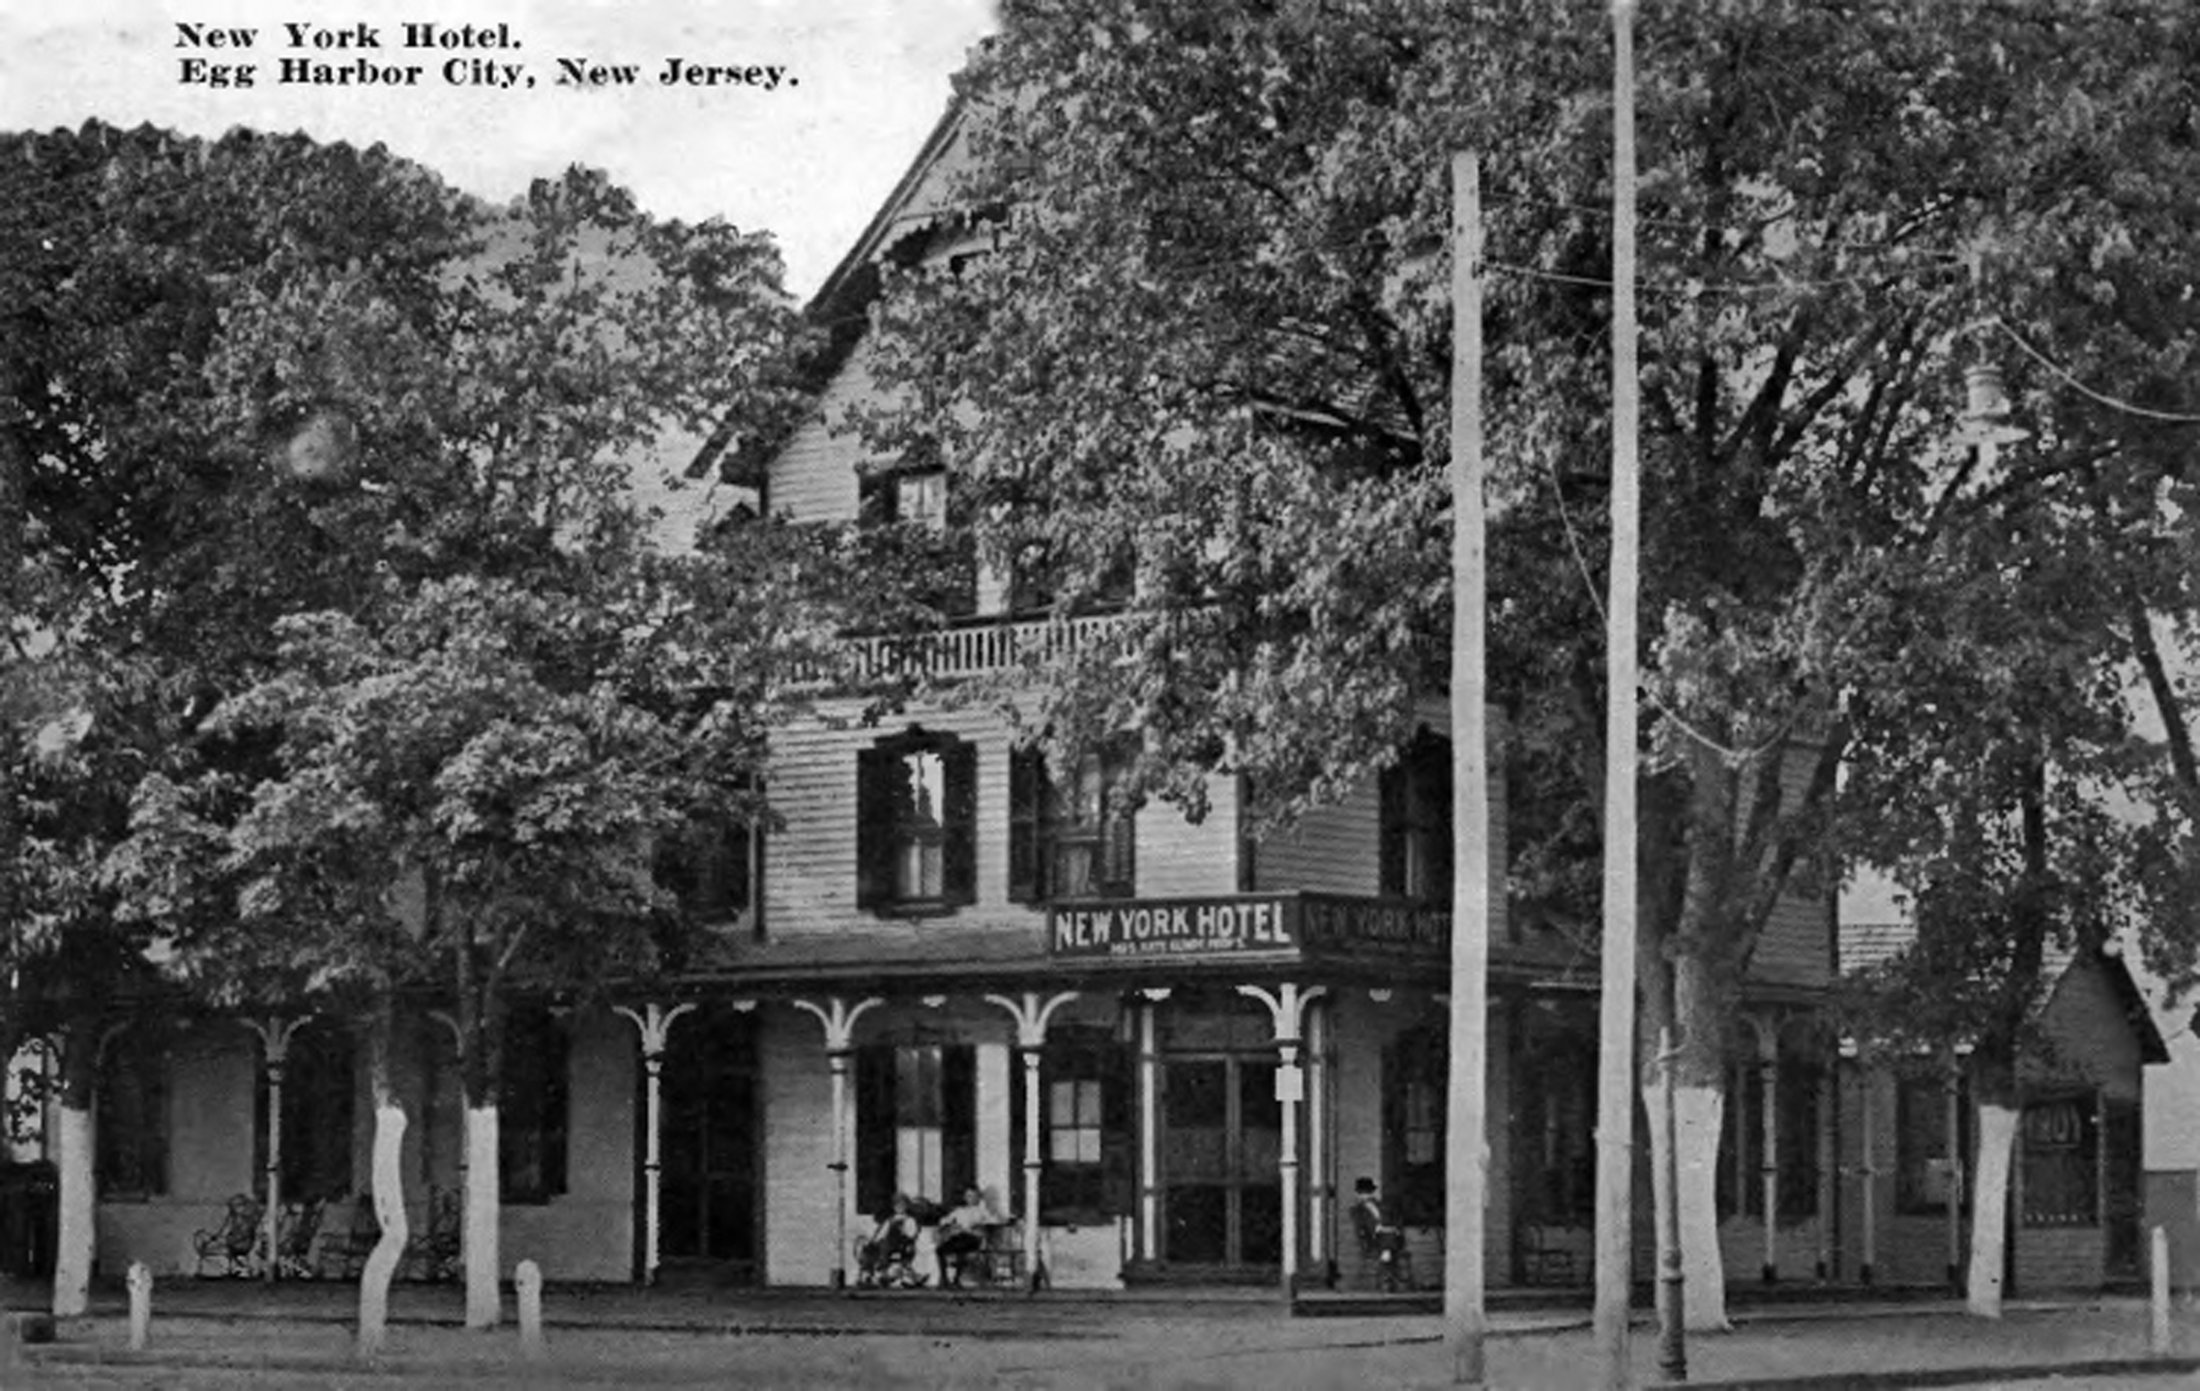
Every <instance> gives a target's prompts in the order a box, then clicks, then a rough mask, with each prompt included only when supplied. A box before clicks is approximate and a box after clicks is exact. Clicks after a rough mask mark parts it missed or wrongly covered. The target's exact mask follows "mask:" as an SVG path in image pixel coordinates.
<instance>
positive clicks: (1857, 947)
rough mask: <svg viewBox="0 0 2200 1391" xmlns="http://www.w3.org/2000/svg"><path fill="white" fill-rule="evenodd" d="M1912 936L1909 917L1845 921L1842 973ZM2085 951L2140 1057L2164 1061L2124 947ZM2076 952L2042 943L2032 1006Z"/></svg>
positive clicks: (1889, 954) (1885, 955) (1887, 956)
mask: <svg viewBox="0 0 2200 1391" xmlns="http://www.w3.org/2000/svg"><path fill="white" fill-rule="evenodd" d="M1916 940H1917V927H1916V925H1915V924H1913V923H1907V922H1868V923H1852V922H1844V923H1842V924H1841V926H1840V938H1839V943H1838V953H1839V962H1840V967H1841V974H1842V975H1844V976H1848V975H1853V974H1856V973H1858V972H1862V971H1868V970H1871V969H1873V968H1875V967H1879V966H1884V965H1886V964H1887V963H1888V962H1889V961H1892V960H1893V959H1894V958H1895V957H1896V956H1897V955H1899V954H1900V953H1901V952H1902V951H1903V950H1904V949H1905V948H1906V947H1908V946H1909V945H1910V944H1911V943H1912V942H1915V941H1916ZM2088 955H2089V958H2090V960H2091V961H2092V963H2093V964H2094V965H2096V966H2098V967H2099V968H2100V970H2101V975H2102V977H2103V978H2104V979H2105V980H2106V981H2107V982H2108V988H2109V990H2110V991H2111V992H2112V993H2114V995H2115V996H2116V1003H2117V1004H2118V1005H2119V1006H2121V1007H2122V1011H2123V1015H2124V1020H2125V1022H2126V1023H2127V1024H2129V1025H2130V1026H2131V1031H2132V1034H2133V1035H2134V1036H2135V1038H2136V1039H2137V1042H2138V1044H2139V1056H2140V1059H2141V1060H2142V1061H2144V1062H2149V1063H2166V1062H2168V1061H2169V1044H2168V1043H2167V1042H2166V1041H2165V1040H2164V1039H2163V1038H2162V1031H2161V1030H2160V1029H2159V1028H2157V1027H2156V1026H2155V1023H2154V1011H2153V1010H2151V1009H2149V1008H2147V1002H2146V996H2145V994H2144V992H2142V991H2141V990H2140V989H2139V982H2138V980H2137V979H2136V978H2134V977H2133V976H2132V974H2131V967H2130V966H2129V965H2128V964H2126V963H2125V961H2124V954H2123V952H2122V951H2120V950H2118V949H2116V948H2115V947H2113V946H2110V947H2103V948H2100V949H2099V950H2097V951H2094V952H2091V953H2089V954H2088ZM2080 956H2081V954H2080V953H2079V952H2078V951H2075V950H2073V949H2071V948H2069V947H2058V946H2055V945H2053V944H2050V945H2049V946H2048V947H2047V948H2046V950H2045V951H2044V952H2043V953H2042V955H2041V958H2040V992H2039V999H2038V1000H2037V1001H2036V1002H2035V1003H2034V1005H2033V1009H2034V1010H2035V1011H2037V1010H2040V1009H2044V1008H2046V1006H2047V1001H2048V999H2049V998H2050V997H2051V996H2052V995H2053V994H2054V993H2055V987H2056V986H2058V985H2060V984H2061V983H2062V979H2063V977H2064V976H2066V975H2068V974H2069V973H2070V970H2071V968H2072V967H2074V966H2076V965H2078V964H2079V960H2080Z"/></svg>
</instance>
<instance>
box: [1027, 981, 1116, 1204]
mask: <svg viewBox="0 0 2200 1391" xmlns="http://www.w3.org/2000/svg"><path fill="white" fill-rule="evenodd" d="M1130 1066H1131V1063H1130V1050H1129V1048H1128V1046H1127V1045H1125V1044H1123V1043H1121V1042H1119V1041H1117V1039H1116V1037H1115V1033H1114V1031H1113V1030H1111V1029H1108V1028H1106V1027H1103V1026H1100V1025H1093V1024H1058V1025H1056V1026H1055V1027H1054V1028H1053V1029H1052V1030H1050V1031H1049V1032H1048V1035H1047V1043H1046V1048H1045V1050H1044V1052H1043V1054H1042V1057H1041V1060H1040V1065H1039V1078H1040V1081H1041V1083H1042V1084H1043V1085H1042V1089H1041V1101H1040V1105H1041V1107H1042V1108H1043V1109H1042V1112H1041V1125H1042V1129H1041V1131H1040V1134H1039V1155H1040V1158H1041V1160H1042V1161H1043V1167H1042V1168H1041V1169H1040V1171H1039V1215H1040V1220H1042V1221H1046V1222H1069V1223H1075V1224H1077V1225H1080V1226H1082V1225H1089V1224H1092V1223H1096V1222H1099V1221H1102V1220H1104V1219H1105V1218H1107V1217H1108V1216H1110V1215H1113V1214H1119V1213H1126V1212H1129V1211H1130V1210H1131V1185H1132V1183H1133V1182H1134V1178H1133V1175H1134V1172H1135V1170H1134V1167H1133V1166H1134V1165H1135V1162H1136V1151H1135V1149H1134V1145H1135V1141H1136V1137H1135V1136H1134V1135H1133V1134H1132V1133H1131V1081H1130ZM1022 1106H1023V1089H1022V1088H1021V1087H1018V1088H1017V1089H1016V1111H1017V1114H1016V1116H1015V1117H1014V1121H1015V1124H1014V1125H1013V1126H1012V1127H1011V1129H1012V1130H1013V1131H1015V1132H1016V1133H1017V1135H1018V1137H1019V1138H1018V1140H1017V1144H1018V1145H1019V1146H1020V1145H1021V1143H1022V1141H1021V1138H1020V1136H1021V1132H1022V1129H1023V1116H1022V1114H1021V1112H1022ZM1016 1153H1017V1156H1018V1160H1019V1162H1021V1158H1022V1154H1023V1151H1022V1150H1021V1148H1019V1149H1018V1150H1017V1151H1016Z"/></svg>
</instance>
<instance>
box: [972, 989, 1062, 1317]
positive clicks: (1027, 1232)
mask: <svg viewBox="0 0 2200 1391" xmlns="http://www.w3.org/2000/svg"><path fill="white" fill-rule="evenodd" d="M985 998H986V1002H987V1003H988V1004H994V1005H999V1006H1000V1007H1001V1008H1002V1009H1005V1010H1007V1011H1008V1014H1009V1018H1011V1019H1013V1020H1014V1021H1015V1022H1016V1051H1017V1053H1018V1054H1019V1055H1020V1056H1021V1057H1022V1058H1023V1060H1024V1161H1023V1163H1024V1272H1025V1277H1026V1278H1027V1279H1028V1280H1030V1282H1031V1288H1033V1289H1038V1288H1039V1286H1040V1285H1041V1284H1042V1283H1043V1282H1044V1280H1045V1277H1046V1267H1045V1265H1044V1264H1043V1263H1042V1262H1041V1260H1040V1258H1039V1166H1040V1163H1041V1160H1040V1152H1039V1128H1040V1114H1039V1101H1040V1096H1039V1054H1040V1051H1041V1050H1042V1049H1044V1048H1045V1047H1046V1042H1047V1021H1048V1020H1049V1019H1051V1018H1053V1017H1054V1011H1056V1010H1058V1009H1060V1008H1061V1007H1062V1006H1063V1005H1066V1004H1068V1003H1069V1002H1070V1001H1071V1000H1074V999H1076V998H1077V992H1076V991H1074V990H1067V991H1064V992H1062V993H1061V994H1059V995H1052V996H1048V995H1041V994H1040V993H1039V992H1038V991H1036V990H1026V991H1025V992H1024V993H1023V996H1022V998H1021V999H1016V998H1011V997H1010V996H1007V995H988V996H986V997H985Z"/></svg>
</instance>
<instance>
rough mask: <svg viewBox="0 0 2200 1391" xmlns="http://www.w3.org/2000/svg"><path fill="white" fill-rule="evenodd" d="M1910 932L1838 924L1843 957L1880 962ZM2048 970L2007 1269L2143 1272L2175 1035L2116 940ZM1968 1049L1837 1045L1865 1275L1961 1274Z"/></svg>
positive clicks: (2020, 1131)
mask: <svg viewBox="0 0 2200 1391" xmlns="http://www.w3.org/2000/svg"><path fill="white" fill-rule="evenodd" d="M1913 937H1914V929H1912V928H1911V927H1910V925H1909V924H1907V923H1858V924H1844V925H1843V928H1842V933H1841V962H1842V967H1843V969H1844V970H1845V971H1856V970H1864V969H1867V968H1869V967H1871V966H1875V965H1877V964H1879V963H1881V962H1884V961H1886V960H1887V959H1888V958H1890V957H1891V956H1892V955H1894V954H1895V953H1896V952H1898V951H1899V950H1901V948H1902V947H1903V946H1904V945H1906V944H1907V943H1908V942H1909V941H1910V940H1911V939H1912V938H1913ZM2043 976H2044V979H2045V981H2046V986H2045V989H2044V990H2043V991H2042V993H2041V997H2040V1001H2039V1004H2038V1007H2037V1013H2036V1015H2035V1016H2034V1024H2035V1026H2036V1028H2037V1031H2038V1034H2039V1036H2040V1038H2041V1040H2042V1042H2041V1044H2040V1046H2039V1047H2038V1048H2036V1049H2034V1050H2033V1051H2031V1052H2030V1053H2028V1054H2026V1055H2025V1056H2023V1057H2022V1058H2020V1059H2019V1060H2018V1069H2017V1073H2018V1087H2019V1091H2020V1094H2019V1104H2020V1108H2021V1115H2020V1118H2019V1122H2018V1127H2017V1138H2016V1153H2015V1156H2014V1160H2013V1164H2012V1171H2011V1178H2010V1186H2011V1194H2010V1206H2009V1210H2010V1213H2011V1222H2010V1240H2009V1246H2008V1256H2007V1269H2006V1274H2005V1278H2006V1279H2007V1281H2008V1287H2009V1288H2011V1289H2014V1290H2019V1291H2032V1290H2040V1289H2073V1288H2098V1287H2100V1286H2103V1285H2108V1284H2114V1283H2118V1282H2130V1281H2137V1280H2139V1279H2142V1278H2143V1277H2144V1274H2145V1266H2144V1245H2143V1236H2142V1225H2143V1222H2144V1219H2145V1214H2146V1195H2145V1192H2144V1189H2145V1184H2144V1181H2143V1170H2142V1165H2143V1161H2144V1149H2143V1143H2142V1119H2141V1118H2142V1115H2143V1100H2144V1095H2145V1081H2146V1069H2147V1068H2148V1067H2149V1066H2151V1065H2154V1064H2160V1063H2166V1062H2168V1061H2169V1050H2168V1048H2167V1047H2166V1045H2165V1044H2164V1042H2163V1039H2162V1035H2161V1033H2160V1031H2159V1030H2157V1029H2156V1028H2155V1026H2154V1020H2153V1016H2152V1014H2151V1013H2150V1012H2149V1010H2148V1009H2147V1005H2146V1001H2145V999H2144V997H2143V996H2142V995H2141V994H2140V991H2139V986H2138V983H2137V982H2136V981H2135V980H2134V979H2133V977H2132V974H2131V971H2130V969H2129V967H2128V966H2127V965H2126V963H2125V961H2124V958H2123V955H2122V953H2121V952H2118V951H2102V952H2092V953H2081V954H2072V953H2069V952H2061V953H2055V952H2050V953H2049V958H2048V961H2047V963H2046V966H2045V968H2044V970H2043ZM1968 1052H1969V1050H1968V1049H1967V1048H1964V1047H1961V1046H1959V1047H1957V1048H1956V1049H1954V1050H1953V1051H1952V1052H1950V1053H1948V1054H1944V1055H1942V1056H1940V1057H1937V1058H1934V1057H1917V1058H1893V1059H1890V1058H1886V1057H1884V1056H1881V1057H1867V1058H1863V1059H1859V1058H1858V1056H1857V1050H1856V1048H1855V1046H1854V1045H1853V1044H1850V1045H1847V1046H1845V1048H1844V1053H1845V1054H1846V1055H1847V1056H1848V1058H1849V1059H1850V1062H1849V1065H1848V1066H1847V1067H1846V1068H1845V1076H1844V1080H1843V1096H1842V1102H1843V1107H1844V1110H1845V1113H1846V1114H1848V1115H1851V1116H1853V1117H1855V1122H1854V1124H1853V1126H1852V1129H1851V1131H1850V1133H1849V1134H1848V1136H1846V1137H1845V1139H1844V1143H1843V1149H1842V1163H1843V1166H1844V1168H1845V1169H1847V1170H1848V1171H1850V1172H1852V1173H1855V1174H1858V1175H1860V1176H1862V1182H1861V1183H1860V1184H1859V1188H1858V1193H1857V1201H1856V1204H1855V1210H1854V1211H1853V1213H1851V1214H1850V1215H1849V1216H1848V1217H1847V1218H1846V1219H1845V1224H1844V1232H1843V1243H1842V1244H1843V1245H1844V1247H1845V1248H1846V1249H1849V1250H1852V1251H1854V1252H1856V1254H1857V1260H1858V1263H1859V1265H1858V1273H1859V1276H1860V1277H1862V1278H1871V1279H1876V1280H1877V1281H1879V1282H1881V1283H1886V1284H1898V1285H1920V1284H1933V1283H1939V1282H1946V1283H1948V1284H1950V1285H1951V1286H1953V1285H1956V1284H1958V1283H1959V1281H1960V1275H1961V1271H1962V1269H1963V1266H1964V1264H1965V1263H1966V1262H1967V1261H1968V1260H1969V1252H1970V1244H1969V1243H1970V1213H1971V1189H1972V1183H1971V1177H1972V1175H1973V1174H1975V1173H1976V1170H1977V1157H1976V1153H1975V1150H1976V1145H1977V1141H1976V1130H1977V1122H1976V1111H1975V1109H1974V1106H1973V1101H1972V1095H1971V1087H1970V1079H1969V1072H1968V1062H1967V1057H1968ZM1867 1096H1868V1097H1869V1104H1868V1105H1866V1104H1865V1103H1864V1100H1863V1098H1865V1097H1867ZM1866 1270H1868V1271H1869V1272H1870V1275H1869V1276H1868V1277H1865V1276H1864V1275H1863V1272H1865V1271H1866Z"/></svg>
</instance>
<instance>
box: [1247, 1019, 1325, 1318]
mask: <svg viewBox="0 0 2200 1391" xmlns="http://www.w3.org/2000/svg"><path fill="white" fill-rule="evenodd" d="M1237 990H1238V994H1240V995H1243V996H1245V997H1246V998H1248V999H1253V1000H1258V1001H1260V1002H1261V1003H1262V1004H1264V1005H1266V1006H1268V1014H1269V1018H1270V1019H1271V1020H1272V1021H1273V1022H1274V1024H1275V1030H1276V1054H1277V1067H1276V1100H1277V1102H1278V1103H1279V1104H1280V1109H1281V1111H1282V1115H1283V1135H1282V1137H1281V1139H1282V1149H1283V1153H1282V1155H1281V1157H1280V1158H1278V1159H1277V1160H1276V1168H1277V1170H1278V1171H1279V1172H1278V1175H1277V1176H1278V1178H1280V1179H1281V1180H1282V1185H1283V1293H1284V1297H1285V1298H1287V1299H1288V1298H1289V1297H1290V1296H1291V1292H1292V1290H1293V1289H1294V1288H1295V1287H1296V1286H1297V1284H1298V1278H1299V1101H1300V1099H1301V1098H1302V1097H1304V1096H1305V1095H1306V1076H1305V1073H1304V1072H1302V1071H1301V1070H1300V1068H1299V1045H1300V1042H1301V1040H1303V1039H1304V1037H1305V1030H1306V1008H1307V1006H1308V1005H1311V1004H1313V1003H1314V1002H1315V1001H1316V1000H1318V999H1320V998H1321V997H1322V996H1324V995H1327V994H1328V993H1329V987H1328V986H1326V985H1310V986H1306V987H1303V988H1302V987H1301V986H1300V985H1299V983H1298V982H1297V981H1288V980H1287V981H1285V982H1283V984H1281V985H1279V986H1277V987H1276V988H1275V990H1274V991H1272V992H1271V991H1269V990H1267V989H1265V988H1263V987H1261V986H1258V985H1241V986H1239V987H1238V988H1237Z"/></svg>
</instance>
